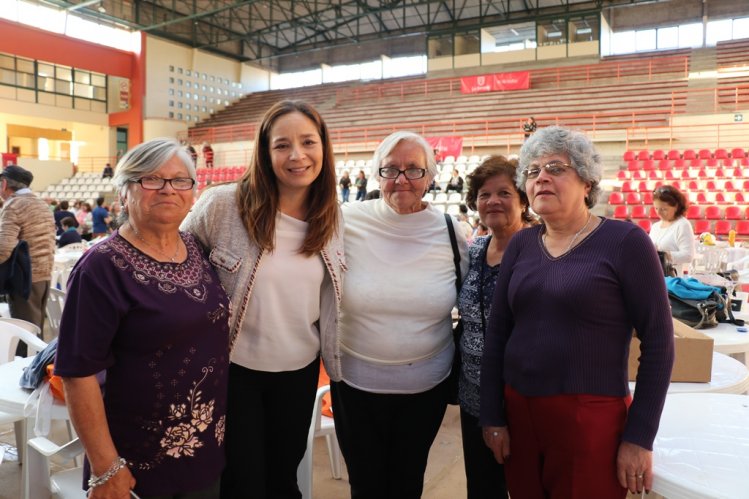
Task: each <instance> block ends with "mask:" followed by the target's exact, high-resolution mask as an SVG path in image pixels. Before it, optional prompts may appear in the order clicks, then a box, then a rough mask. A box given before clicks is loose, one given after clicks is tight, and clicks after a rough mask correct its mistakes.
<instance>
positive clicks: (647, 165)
mask: <svg viewBox="0 0 749 499" xmlns="http://www.w3.org/2000/svg"><path fill="white" fill-rule="evenodd" d="M641 166H642V169H643V170H645V171H650V170H655V161H653V160H652V159H646V160H643V162H642V165H641Z"/></svg>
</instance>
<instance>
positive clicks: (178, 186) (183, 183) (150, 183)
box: [130, 177, 195, 191]
mask: <svg viewBox="0 0 749 499" xmlns="http://www.w3.org/2000/svg"><path fill="white" fill-rule="evenodd" d="M130 182H131V183H133V184H140V186H141V187H143V188H144V189H145V190H147V191H158V190H161V189H163V188H164V187H165V186H166V183H167V182H169V185H171V186H172V189H174V190H175V191H189V190H190V189H192V188H193V186H194V185H195V180H193V179H191V178H189V177H177V178H161V177H141V178H138V179H134V180H130Z"/></svg>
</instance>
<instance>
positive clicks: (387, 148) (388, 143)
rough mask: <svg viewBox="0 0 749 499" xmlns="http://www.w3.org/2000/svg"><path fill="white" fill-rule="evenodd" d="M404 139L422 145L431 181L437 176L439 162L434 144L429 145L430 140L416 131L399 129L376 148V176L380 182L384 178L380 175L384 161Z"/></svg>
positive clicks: (373, 161) (373, 159) (374, 158)
mask: <svg viewBox="0 0 749 499" xmlns="http://www.w3.org/2000/svg"><path fill="white" fill-rule="evenodd" d="M402 141H407V142H411V143H413V144H416V145H418V146H421V148H422V149H423V150H424V157H425V158H426V163H427V164H426V169H427V177H429V181H430V182H431V181H432V179H434V177H436V176H437V173H438V172H437V162H436V161H435V160H434V150H432V146H430V145H429V142H427V141H426V139H424V137H422V136H421V135H419V134H417V133H414V132H405V131H399V132H393V133H391V134H390V135H388V136H387V137H385V138H384V139H383V140H382V142H380V145H378V146H377V149H375V152H374V157H373V158H372V165H374V178H375V179H376V180H377V181H378V182H379V181H381V180H382V178H381V177H380V167H382V162H383V161H384V160H385V158H387V157H388V156H390V153H392V152H393V149H395V147H396V146H397V145H398V144H400V143H401V142H402Z"/></svg>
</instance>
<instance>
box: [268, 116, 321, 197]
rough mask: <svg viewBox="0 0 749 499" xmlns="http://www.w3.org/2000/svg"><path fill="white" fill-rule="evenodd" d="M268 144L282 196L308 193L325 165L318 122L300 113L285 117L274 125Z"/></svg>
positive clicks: (277, 120) (280, 118)
mask: <svg viewBox="0 0 749 499" xmlns="http://www.w3.org/2000/svg"><path fill="white" fill-rule="evenodd" d="M268 142H269V144H268V145H269V149H270V159H271V165H272V168H273V173H274V174H275V175H276V181H277V183H278V191H279V194H280V195H281V196H284V195H287V194H292V193H295V192H298V191H300V190H301V191H303V192H306V191H307V190H309V188H310V185H312V182H314V181H315V179H316V178H317V176H318V175H320V171H321V170H322V163H323V146H322V140H321V138H320V132H319V131H318V129H317V125H316V124H315V122H314V121H312V120H311V119H309V118H308V117H306V116H305V115H304V114H302V113H300V112H297V111H295V112H292V113H288V114H284V115H283V116H281V117H279V118H278V119H276V121H275V123H273V126H272V127H271V129H270V133H269V134H268Z"/></svg>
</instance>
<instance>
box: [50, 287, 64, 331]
mask: <svg viewBox="0 0 749 499" xmlns="http://www.w3.org/2000/svg"><path fill="white" fill-rule="evenodd" d="M64 306H65V291H61V290H59V289H57V288H50V290H49V298H47V310H46V312H47V324H49V329H50V330H51V331H52V338H57V336H58V335H59V334H60V319H62V309H63V307H64Z"/></svg>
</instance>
